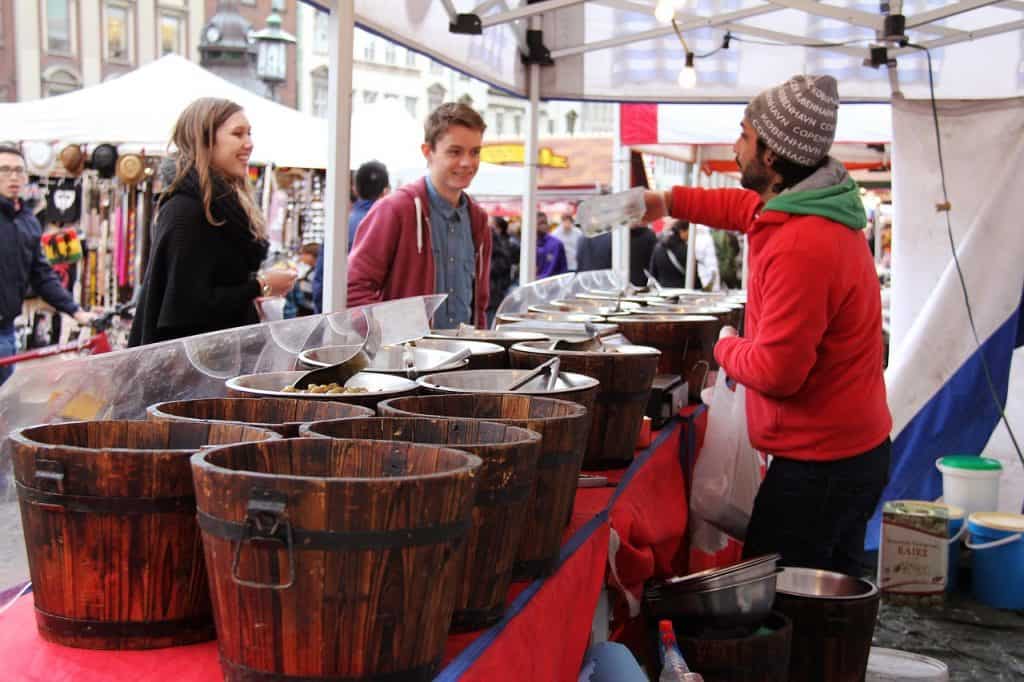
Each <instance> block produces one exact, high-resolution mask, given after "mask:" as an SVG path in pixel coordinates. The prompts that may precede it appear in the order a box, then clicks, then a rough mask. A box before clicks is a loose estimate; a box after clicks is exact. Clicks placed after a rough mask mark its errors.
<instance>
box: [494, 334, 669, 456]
mask: <svg viewBox="0 0 1024 682" xmlns="http://www.w3.org/2000/svg"><path fill="white" fill-rule="evenodd" d="M549 346H550V344H548V343H544V342H541V343H520V344H516V345H515V346H512V349H511V350H510V351H509V354H510V356H511V358H512V367H513V368H514V369H533V368H534V367H537V366H538V365H541V364H543V363H544V362H547V361H548V360H550V359H551V358H552V357H558V358H559V362H560V363H561V368H562V370H563V371H567V372H576V373H578V374H585V375H587V376H589V377H593V378H594V379H597V380H598V381H599V382H600V385H599V386H598V388H597V396H596V397H595V399H594V413H593V417H592V419H591V421H590V436H589V438H588V439H587V450H586V454H585V455H584V457H583V468H585V469H608V468H614V467H626V466H629V464H630V463H631V462H632V461H633V453H634V452H635V450H636V442H637V437H638V436H639V435H640V428H641V427H642V426H643V421H644V413H645V412H646V411H647V401H648V400H649V399H650V397H651V385H652V384H653V383H654V375H655V374H656V373H657V370H658V362H659V358H660V356H661V353H660V352H659V351H658V350H657V349H656V348H651V347H643V346H620V347H618V349H617V351H620V352H602V351H563V350H551V349H550V348H549ZM626 351H629V352H626Z"/></svg>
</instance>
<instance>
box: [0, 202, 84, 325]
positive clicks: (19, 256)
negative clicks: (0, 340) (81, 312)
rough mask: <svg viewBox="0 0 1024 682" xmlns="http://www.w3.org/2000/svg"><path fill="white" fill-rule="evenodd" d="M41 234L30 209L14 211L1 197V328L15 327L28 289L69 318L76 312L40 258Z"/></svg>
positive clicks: (17, 208) (46, 263)
mask: <svg viewBox="0 0 1024 682" xmlns="http://www.w3.org/2000/svg"><path fill="white" fill-rule="evenodd" d="M42 234H43V228H42V226H40V224H39V221H38V220H36V217H35V216H34V215H33V214H32V210H31V207H30V206H29V205H27V204H19V205H18V206H17V207H15V203H14V202H13V201H11V200H10V199H8V198H7V197H0V327H8V326H10V325H12V324H13V323H14V318H15V317H17V316H18V315H19V314H20V313H21V302H22V300H24V298H25V292H26V291H28V288H29V286H30V285H31V287H32V290H33V291H35V292H36V293H37V294H39V295H40V296H42V297H43V300H44V301H46V302H47V303H49V304H50V305H52V306H53V307H54V308H56V309H57V310H59V311H61V312H62V313H67V314H68V315H71V314H73V313H75V312H76V311H77V310H78V304H77V303H75V301H74V299H73V298H71V295H70V294H69V293H68V292H67V290H66V289H65V288H64V287H63V285H61V283H60V279H59V278H58V277H57V275H56V273H54V271H53V268H51V267H50V263H49V261H47V260H46V256H44V255H43V247H42V245H41V244H40V243H39V239H40V237H41V236H42Z"/></svg>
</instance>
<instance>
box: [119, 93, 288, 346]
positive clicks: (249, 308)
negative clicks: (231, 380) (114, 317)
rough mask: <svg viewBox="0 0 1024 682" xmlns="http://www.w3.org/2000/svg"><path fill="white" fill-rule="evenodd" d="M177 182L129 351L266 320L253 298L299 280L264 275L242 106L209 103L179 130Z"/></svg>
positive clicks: (156, 235)
mask: <svg viewBox="0 0 1024 682" xmlns="http://www.w3.org/2000/svg"><path fill="white" fill-rule="evenodd" d="M171 142H172V143H173V144H174V146H175V147H177V161H176V164H175V173H174V180H173V181H172V182H171V183H170V185H169V186H168V187H167V189H166V190H165V191H164V193H163V196H162V197H161V199H160V204H159V209H158V212H157V217H156V222H155V224H154V226H153V247H152V250H151V253H150V257H149V263H148V265H147V268H146V276H145V279H144V282H143V285H142V292H141V296H140V298H139V304H138V308H137V309H136V312H135V321H134V323H133V324H132V331H131V337H130V338H129V345H131V346H138V345H142V344H147V343H155V342H157V341H166V340H168V339H176V338H181V337H183V336H191V335H193V334H202V333H205V332H211V331H217V330H220V329H228V328H230V327H238V326H242V325H246V324H252V323H255V322H258V321H259V317H258V314H257V311H256V308H255V305H254V300H255V299H256V298H258V297H260V296H282V295H284V294H287V293H288V292H289V291H290V290H291V288H292V285H293V283H294V280H295V275H294V273H290V272H285V271H277V270H274V271H267V272H263V273H261V272H259V267H260V263H261V262H262V261H263V259H264V258H265V257H266V255H267V239H266V229H265V225H264V221H263V216H262V215H260V212H259V209H258V208H257V207H256V204H255V203H254V201H253V199H252V195H251V192H250V189H249V186H248V168H249V156H250V154H252V129H251V127H250V125H249V120H248V119H247V118H246V116H245V112H244V111H243V110H242V108H241V107H240V106H239V105H237V104H235V103H234V102H231V101H228V100H224V99H215V98H211V97H207V98H203V99H198V100H196V101H195V102H193V103H192V104H190V105H189V106H188V107H187V108H186V109H185V111H183V112H182V114H181V116H180V117H179V118H178V122H177V123H176V124H175V126H174V134H173V135H172V138H171Z"/></svg>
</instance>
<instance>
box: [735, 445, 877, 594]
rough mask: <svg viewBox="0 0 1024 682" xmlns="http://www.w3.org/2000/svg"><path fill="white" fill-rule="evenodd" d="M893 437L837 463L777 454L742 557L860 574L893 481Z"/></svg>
mask: <svg viewBox="0 0 1024 682" xmlns="http://www.w3.org/2000/svg"><path fill="white" fill-rule="evenodd" d="M891 454H892V441H890V440H889V439H888V438H886V439H885V442H884V443H882V444H881V445H879V446H878V447H876V448H873V449H871V450H869V451H867V452H865V453H862V454H860V455H855V456H853V457H848V458H846V459H840V460H836V461H833V462H804V461H800V460H794V459H786V458H783V457H775V458H774V459H773V460H772V463H771V466H770V467H769V468H768V474H767V476H765V479H764V482H763V483H762V484H761V489H760V490H759V491H758V493H757V498H756V499H755V500H754V511H753V514H752V515H751V519H750V526H749V527H748V528H747V539H746V543H745V544H744V546H743V556H744V557H755V556H759V555H762V554H769V553H772V552H778V553H779V554H781V555H782V561H781V563H783V564H785V565H788V566H804V567H807V568H820V569H825V570H829V571H838V572H839V573H846V574H848V575H860V573H861V571H862V569H863V564H862V557H863V554H864V532H865V529H866V527H867V523H868V519H870V518H871V515H872V514H873V513H874V511H875V507H876V506H877V505H878V501H879V499H881V496H882V490H883V489H884V488H885V485H886V483H888V481H889V459H890V456H891Z"/></svg>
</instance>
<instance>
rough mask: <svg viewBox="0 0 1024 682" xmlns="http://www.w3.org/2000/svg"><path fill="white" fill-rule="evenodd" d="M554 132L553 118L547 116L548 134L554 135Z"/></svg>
mask: <svg viewBox="0 0 1024 682" xmlns="http://www.w3.org/2000/svg"><path fill="white" fill-rule="evenodd" d="M554 134H555V119H553V118H549V119H548V135H554Z"/></svg>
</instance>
